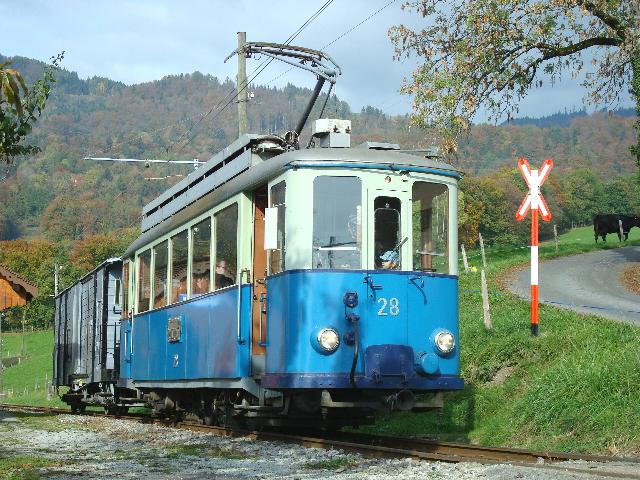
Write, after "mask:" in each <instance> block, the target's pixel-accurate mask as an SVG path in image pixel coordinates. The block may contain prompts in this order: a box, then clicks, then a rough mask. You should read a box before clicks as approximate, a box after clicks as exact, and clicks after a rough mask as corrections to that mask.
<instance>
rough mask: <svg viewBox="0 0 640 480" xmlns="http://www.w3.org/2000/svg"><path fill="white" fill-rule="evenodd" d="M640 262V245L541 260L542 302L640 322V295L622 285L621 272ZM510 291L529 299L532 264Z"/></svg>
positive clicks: (614, 318)
mask: <svg viewBox="0 0 640 480" xmlns="http://www.w3.org/2000/svg"><path fill="white" fill-rule="evenodd" d="M634 262H640V247H624V248H616V249H612V250H599V251H596V252H589V253H583V254H580V255H573V256H569V257H562V258H557V259H555V260H549V261H546V262H542V263H540V301H541V302H546V303H552V304H556V305H558V306H561V307H566V308H571V309H572V310H577V311H579V312H582V313H589V314H593V315H599V316H602V317H606V318H611V319H613V320H618V321H624V322H629V323H634V324H636V325H640V295H635V294H633V293H631V292H629V291H628V290H627V289H625V288H624V287H623V286H622V283H621V281H620V274H621V273H622V271H623V270H624V269H625V267H627V266H628V265H629V264H630V263H634ZM509 284H510V285H511V287H510V290H511V291H512V292H513V293H515V294H516V295H518V296H520V297H522V298H526V299H529V298H531V297H530V273H529V267H527V268H526V269H525V270H521V271H520V272H518V273H517V274H516V275H515V278H514V279H513V281H511V282H509Z"/></svg>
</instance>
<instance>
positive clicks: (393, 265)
mask: <svg viewBox="0 0 640 480" xmlns="http://www.w3.org/2000/svg"><path fill="white" fill-rule="evenodd" d="M380 260H381V261H382V269H383V270H398V269H399V268H400V255H398V252H396V251H395V250H387V251H386V252H384V254H382V255H380Z"/></svg>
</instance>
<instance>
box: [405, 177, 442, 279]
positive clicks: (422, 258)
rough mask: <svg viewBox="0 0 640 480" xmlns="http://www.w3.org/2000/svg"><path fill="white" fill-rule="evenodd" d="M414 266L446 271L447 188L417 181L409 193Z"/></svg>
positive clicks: (425, 269) (429, 270)
mask: <svg viewBox="0 0 640 480" xmlns="http://www.w3.org/2000/svg"><path fill="white" fill-rule="evenodd" d="M412 198H413V202H412V212H411V213H412V217H413V269H414V270H420V271H427V272H441V273H448V272H449V248H448V242H449V228H448V224H449V189H448V188H447V186H446V185H443V184H440V183H430V182H416V183H414V184H413V192H412Z"/></svg>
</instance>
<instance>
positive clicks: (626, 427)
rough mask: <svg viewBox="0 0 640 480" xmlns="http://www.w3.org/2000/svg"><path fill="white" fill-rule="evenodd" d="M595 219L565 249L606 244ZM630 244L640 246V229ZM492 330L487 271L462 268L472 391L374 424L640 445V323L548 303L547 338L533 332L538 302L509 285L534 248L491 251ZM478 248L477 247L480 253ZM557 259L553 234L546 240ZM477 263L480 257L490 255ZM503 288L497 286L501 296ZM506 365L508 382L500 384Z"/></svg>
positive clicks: (564, 447)
mask: <svg viewBox="0 0 640 480" xmlns="http://www.w3.org/2000/svg"><path fill="white" fill-rule="evenodd" d="M592 231H593V230H592V229H591V232H592ZM588 232H589V227H585V228H581V229H576V230H574V231H572V232H570V233H568V234H566V235H564V236H562V237H561V238H560V243H561V245H560V253H559V255H567V254H573V253H580V252H584V251H590V250H595V249H600V248H611V247H614V246H618V242H617V238H616V241H615V242H611V241H610V242H609V245H608V246H607V247H605V246H603V245H602V244H601V243H599V244H598V246H596V245H595V243H594V242H593V236H591V237H589V236H588V235H587V234H588ZM629 240H630V241H629V242H628V243H627V245H632V244H635V245H638V244H640V235H637V234H636V235H634V237H633V239H632V237H630V239H629ZM488 252H489V254H488V269H487V274H488V279H489V290H490V292H493V293H492V294H491V295H490V297H491V315H492V319H493V329H492V330H490V331H487V330H485V328H484V326H483V320H482V319H483V315H482V300H481V297H480V295H478V294H476V293H471V292H469V293H465V290H477V289H479V288H480V275H479V273H470V274H464V273H461V274H460V290H461V294H460V347H461V350H460V352H461V369H462V376H463V377H464V379H465V383H466V387H465V389H464V390H462V391H460V392H456V393H452V394H448V395H447V397H446V400H445V408H444V411H443V412H442V413H443V414H442V415H441V416H439V415H437V413H435V412H429V413H424V414H417V415H416V414H408V413H398V414H393V415H390V416H386V417H384V418H382V419H380V420H379V421H378V422H377V424H376V425H375V426H373V427H369V428H368V430H370V431H375V432H380V433H387V434H394V435H404V436H424V435H428V434H437V435H438V436H439V437H440V438H442V439H445V440H457V441H469V442H477V443H481V444H486V445H506V446H516V447H525V448H538V449H551V450H558V451H579V452H594V453H595V452H599V453H633V454H636V455H637V454H639V453H640V407H639V405H640V404H639V403H638V398H640V348H639V347H638V346H639V345H640V329H639V328H636V327H633V326H630V325H623V324H619V323H615V322H613V321H610V320H605V319H602V318H599V317H595V316H590V315H582V314H578V313H574V312H571V311H567V310H561V309H557V308H553V307H549V306H546V305H541V306H540V336H539V337H537V338H533V337H531V335H530V328H529V321H530V304H529V303H528V302H524V301H521V300H518V299H516V298H515V297H513V296H512V295H510V294H506V293H505V292H500V287H499V282H497V281H496V280H498V279H500V278H501V276H502V275H504V273H505V272H506V271H509V270H510V269H512V268H513V267H514V266H517V265H522V264H526V263H527V262H528V261H529V250H528V249H519V250H514V249H511V250H510V251H507V249H489V250H488ZM473 253H474V252H472V254H473ZM540 254H541V258H551V257H555V256H557V255H558V254H556V252H555V246H554V244H553V242H551V243H546V244H544V245H542V246H541V247H540ZM474 264H477V265H480V264H481V261H477V262H475V263H474ZM496 293H497V294H496ZM507 367H510V370H511V369H512V370H513V372H512V374H511V375H510V376H508V377H507V378H506V379H505V380H504V381H503V382H501V383H499V382H495V383H494V382H491V380H492V379H494V377H495V376H496V374H497V373H498V372H500V371H503V372H504V371H506V370H503V369H505V368H507Z"/></svg>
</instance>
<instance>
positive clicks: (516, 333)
mask: <svg viewBox="0 0 640 480" xmlns="http://www.w3.org/2000/svg"><path fill="white" fill-rule="evenodd" d="M614 238H615V237H614V236H612V235H610V236H609V244H608V245H607V246H606V247H605V246H603V245H602V244H601V243H600V244H598V246H597V247H596V245H595V244H594V243H593V234H592V230H591V229H590V228H589V227H586V228H581V229H576V230H573V231H571V232H569V233H568V234H566V235H563V236H561V238H560V253H559V254H560V255H568V254H572V253H580V252H586V251H590V250H594V249H596V248H615V247H617V246H618V242H617V238H616V239H615V241H614ZM638 244H640V229H634V231H633V233H632V235H631V236H630V239H629V242H628V245H638ZM540 253H541V257H542V258H550V257H554V256H556V253H555V247H554V245H553V242H550V243H549V242H547V243H545V244H543V245H542V246H541V248H540ZM469 254H470V257H472V258H471V263H472V264H473V265H475V266H478V267H480V266H481V261H480V258H479V257H474V255H475V254H477V252H469ZM528 260H529V250H528V249H516V250H514V249H508V248H504V249H500V248H494V249H488V261H489V268H488V278H489V289H490V291H491V292H495V293H492V294H491V295H490V296H491V313H492V317H493V325H494V327H493V330H491V331H486V330H485V329H484V326H483V322H482V301H481V298H480V295H478V294H475V293H461V295H460V328H461V332H460V335H461V339H460V343H461V361H462V374H463V376H464V378H465V381H466V385H467V386H466V388H465V389H464V390H463V391H462V392H458V393H454V394H450V395H449V396H448V398H447V401H446V407H445V409H444V414H443V415H442V416H441V417H439V416H438V415H436V414H435V413H425V414H417V415H416V414H394V415H392V416H389V417H385V418H382V419H381V420H380V421H379V422H378V424H377V425H376V426H375V427H371V429H372V430H375V431H377V432H380V433H388V434H394V435H409V436H413V435H415V436H420V435H427V436H429V435H432V434H438V435H439V436H440V437H441V438H443V439H449V440H462V441H472V442H478V443H482V444H488V445H510V446H520V447H531V448H549V449H552V450H567V451H587V452H603V453H605V452H612V453H625V452H634V453H636V454H638V453H640V407H639V403H638V398H640V348H639V347H638V345H640V329H639V328H635V327H632V326H628V325H621V324H618V323H615V322H612V321H609V320H604V319H602V318H599V317H595V316H587V315H581V314H578V313H573V312H570V311H567V310H561V309H557V308H553V307H548V306H544V305H542V306H541V309H540V318H541V324H540V331H541V334H540V336H539V337H538V338H532V337H531V336H530V333H529V303H528V302H523V301H521V300H518V299H516V298H514V297H512V296H510V295H504V292H503V293H500V287H499V279H500V278H501V276H502V275H504V272H505V271H507V270H508V269H510V268H513V267H514V266H517V265H522V264H526V263H527V262H528ZM479 283H480V275H479V273H474V274H464V273H461V276H460V290H461V291H464V290H477V289H478V288H479ZM3 338H4V339H5V343H4V345H5V352H6V351H7V350H10V351H11V352H18V351H19V350H20V334H9V335H3ZM52 343H53V340H52V332H51V331H48V332H35V333H28V334H27V336H26V350H27V355H28V358H27V360H26V361H24V362H23V363H21V364H20V365H18V366H14V367H11V368H9V369H6V370H5V381H4V384H5V388H11V387H13V390H14V396H13V397H10V398H8V399H7V402H9V403H23V404H33V405H56V406H59V405H61V402H60V401H59V400H58V399H57V397H55V396H54V397H53V400H52V401H51V402H48V401H47V400H46V390H45V388H44V380H45V376H46V375H48V378H49V379H50V378H51V350H52ZM36 382H38V383H39V385H40V388H39V389H38V390H34V385H35V383H36ZM25 387H26V388H27V389H28V393H27V396H26V397H25V396H24V395H23V392H24V388H25Z"/></svg>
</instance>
